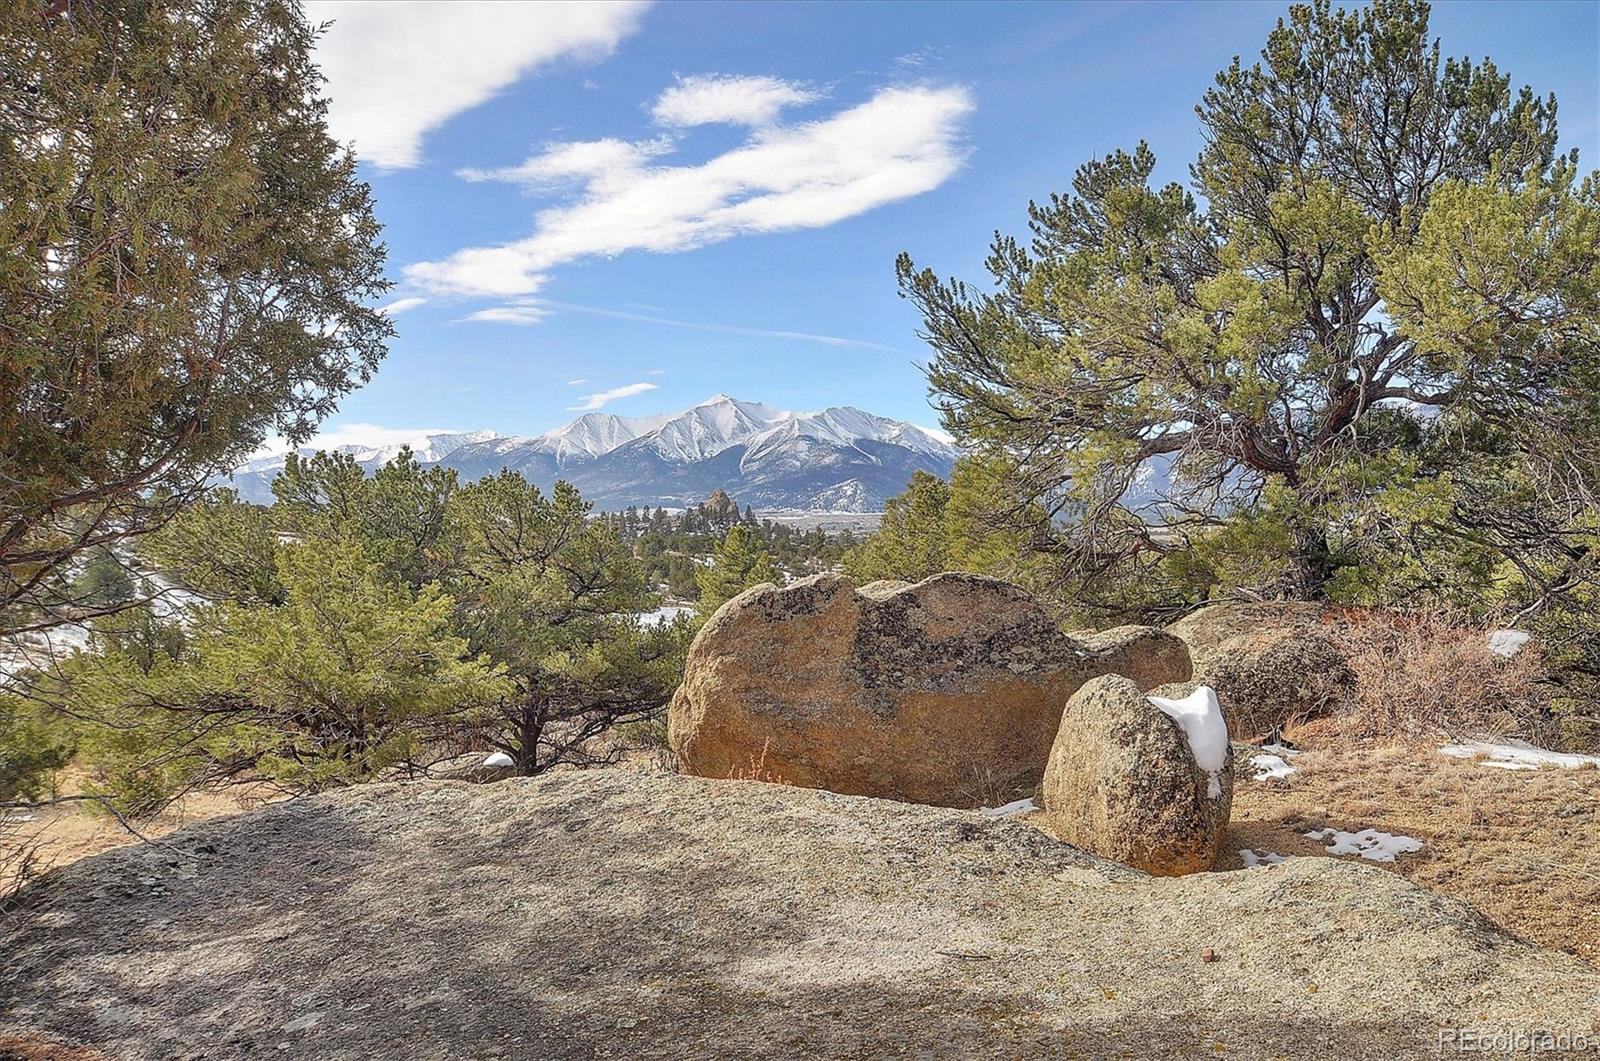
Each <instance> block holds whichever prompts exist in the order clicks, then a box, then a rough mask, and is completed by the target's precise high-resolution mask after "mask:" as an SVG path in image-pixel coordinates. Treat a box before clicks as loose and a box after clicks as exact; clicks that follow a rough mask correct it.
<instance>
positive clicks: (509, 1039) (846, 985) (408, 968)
mask: <svg viewBox="0 0 1600 1061" xmlns="http://www.w3.org/2000/svg"><path fill="white" fill-rule="evenodd" d="M0 952H3V953H4V954H5V955H6V957H7V961H6V963H5V965H4V967H3V968H0V1032H29V1033H34V1034H43V1035H48V1036H51V1037H54V1038H56V1039H59V1040H62V1041H67V1042H84V1043H87V1044H89V1045H93V1046H97V1047H99V1048H100V1049H102V1050H104V1051H106V1052H107V1053H108V1054H111V1055H114V1056H117V1057H123V1058H130V1059H138V1058H158V1057H159V1058H198V1057H254V1056H270V1057H286V1056H287V1057H297V1058H300V1057H306V1058H338V1059H345V1058H348V1059H355V1058H370V1057H399V1056H406V1057H480V1058H494V1057H508V1058H509V1057H593V1056H611V1057H681V1056H686V1055H696V1056H745V1057H795V1056H801V1055H805V1054H811V1055H814V1056H829V1057H859V1056H938V1055H942V1054H949V1053H959V1054H961V1055H963V1056H986V1057H1016V1056H1077V1055H1081V1054H1104V1053H1114V1054H1119V1055H1127V1056H1140V1057H1154V1056H1174V1057H1176V1056H1196V1055H1198V1054H1201V1053H1205V1054H1210V1053H1213V1052H1217V1053H1224V1054H1226V1055H1228V1056H1235V1057H1312V1056H1317V1057H1326V1056H1338V1057H1352V1058H1355V1057H1374V1058H1376V1057H1383V1058H1390V1057H1397V1056H1413V1055H1417V1054H1423V1053H1427V1054H1430V1055H1431V1053H1432V1052H1433V1050H1434V1047H1435V1045H1436V1043H1437V1041H1438V1039H1437V1036H1438V1034H1439V1029H1441V1028H1455V1027H1458V1026H1470V1027H1473V1028H1501V1027H1512V1028H1521V1029H1526V1028H1550V1029H1555V1030H1566V1031H1570V1032H1578V1031H1587V1032H1590V1033H1594V1032H1597V1031H1600V1016H1597V1014H1600V971H1597V970H1596V969H1595V968H1593V967H1592V966H1589V965H1585V964H1583V963H1582V962H1579V961H1577V960H1576V959H1573V958H1570V957H1568V956H1566V955H1561V954H1557V953H1554V952H1550V951H1543V950H1539V949H1537V948H1535V947H1533V946H1531V945H1529V944H1526V943H1523V942H1521V941H1519V940H1516V939H1514V938H1512V937H1509V936H1507V935H1504V934H1502V933H1501V932H1499V931H1498V930H1496V929H1494V928H1493V927H1492V926H1490V925H1489V924H1488V923H1487V922H1486V921H1484V920H1483V919H1482V918H1481V917H1479V916H1478V915H1477V914H1475V913H1473V912H1471V911H1470V910H1469V909H1468V908H1467V907H1465V906H1463V905H1461V904H1459V903H1457V902H1454V901H1452V900H1448V899H1444V898H1441V897H1438V896H1435V895H1433V894H1431V893H1429V892H1426V891H1423V890H1422V889H1420V888H1417V887H1416V886H1414V885H1412V884H1410V883H1408V882H1407V881H1404V880H1402V879H1400V878H1397V877H1395V876H1393V875H1391V874H1387V873H1384V872H1382V871H1381V870H1377V869H1371V868H1367V867H1364V866H1359V865H1353V864H1349V863H1343V862H1337V861H1334V860H1331V859H1302V860H1293V861H1290V862H1288V863H1286V864H1284V865H1280V866H1273V867H1268V868H1261V869H1253V870H1247V871H1239V872H1232V873H1210V874H1196V875H1191V876H1187V877H1181V878H1168V879H1156V878H1148V877H1145V876H1143V875H1141V874H1139V873H1136V872H1134V871H1132V870H1128V869H1126V868H1123V867H1119V866H1115V865H1113V864H1110V863H1106V862H1102V861H1099V860H1096V859H1094V858H1091V857H1090V856H1087V855H1085V854H1082V853H1080V852H1078V851H1076V850H1075V849H1073V848H1071V847H1068V846H1066V845H1064V844H1061V843H1059V842H1057V841H1054V840H1052V839H1051V838H1050V837H1048V836H1046V835H1045V834H1043V833H1041V832H1039V831H1038V830H1036V829H1034V828H1031V827H1030V826H1028V825H1025V824H1022V823H1018V822H1013V821H1005V820H995V819H991V818H987V817H985V816H983V815H981V814H979V813H975V812H971V811H959V810H945V809H939V808H932V807H922V806H913V805H907V804H901V803H893V802H887V801H880V800H873V799H867V798H862V797H851V796H840V795H835V794H832V793H828V792H822V791H814V790H807V789H799V788H792V787H786V786H778V785H769V784H760V783H757V782H741V781H713V780H703V779H695V778H688V777H679V776H672V775H665V774H662V775H656V774H645V773H638V772H633V771H628V770H605V771H592V772H587V773H582V774H562V775H555V776H550V777H547V778H544V779H541V780H537V781H509V782H504V783H501V784H497V785H491V786H470V785H466V784H460V783H448V782H426V783H417V784H411V785H372V786H366V787H362V788H358V789H352V790H349V791H345V792H341V793H338V794H336V795H331V796H324V797H319V798H314V799H305V800H299V801H294V802H291V803H287V804H279V805H275V806H271V807H268V808H265V809H263V810H261V811H258V812H255V813H253V814H249V815H244V816H240V817H237V818H232V819H224V820H220V821H216V822H212V823H208V824H204V825H200V826H196V827H194V828H190V829H187V830H185V831H182V832H180V833H177V834H174V835H173V836H171V837H169V838H168V846H165V847H149V846H145V847H131V848H124V849H121V850H117V851H113V852H109V853H107V854H104V855H100V856H97V857H95V858H92V859H88V860H85V861H83V862H80V863H78V864H76V865H74V866H71V867H68V868H66V869H63V870H60V871H58V872H56V873H53V874H51V875H50V876H49V877H47V878H46V879H45V880H43V881H42V882H41V883H39V884H37V885H35V887H34V888H33V889H32V891H31V892H30V893H28V894H27V896H26V905H25V906H24V908H23V909H21V910H20V911H18V912H16V913H13V914H12V915H10V917H9V919H8V920H7V921H6V922H5V925H4V930H3V934H0Z"/></svg>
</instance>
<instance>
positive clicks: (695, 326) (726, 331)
mask: <svg viewBox="0 0 1600 1061" xmlns="http://www.w3.org/2000/svg"><path fill="white" fill-rule="evenodd" d="M558 310H560V311H565V312H568V313H583V314H587V315H588V316H591V317H610V318H612V319H614V320H623V321H635V322H637V323H639V324H659V325H662V326H664V327H667V328H688V329H690V330H692V331H697V332H715V333H717V334H719V335H749V336H753V337H755V338H758V339H792V340H795V341H797V342H804V343H821V344H823V345H824V346H854V347H860V348H863V349H867V350H887V351H890V352H893V351H894V350H895V349H896V348H895V347H893V346H885V345H884V344H883V343H873V342H868V341H867V340H865V339H846V338H843V337H842V336H838V335H819V334H817V333H815V332H794V331H784V330H782V329H779V328H749V327H745V326H743V325H738V324H713V323H709V322H705V321H684V320H675V319H674V318H672V317H656V316H652V315H650V314H647V313H629V312H628V311H627V310H620V309H601V308H600V307H598V306H576V305H573V304H572V303H571V302H558V301H556V300H555V299H545V298H541V299H532V298H522V299H514V300H513V301H511V302H508V303H505V304H504V305H500V306H490V307H489V308H488V309H481V310H478V311H477V312H475V313H469V314H467V315H466V317H464V318H462V319H463V320H469V321H487V322H489V323H493V324H539V323H541V322H543V321H544V320H546V319H547V318H548V317H549V316H550V314H551V313H552V312H554V311H558ZM656 371H657V372H660V371H662V370H661V369H657V370H656Z"/></svg>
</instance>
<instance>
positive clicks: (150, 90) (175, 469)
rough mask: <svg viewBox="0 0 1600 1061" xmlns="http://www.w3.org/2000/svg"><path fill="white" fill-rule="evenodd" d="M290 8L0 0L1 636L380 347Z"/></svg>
mask: <svg viewBox="0 0 1600 1061" xmlns="http://www.w3.org/2000/svg"><path fill="white" fill-rule="evenodd" d="M314 36H315V33H314V31H313V29H312V28H311V27H310V26H308V25H307V23H306V21H305V19H304V17H303V15H302V14H301V11H300V8H299V6H298V5H297V4H293V3H289V2H285V0H95V2H94V3H74V4H48V3H40V2H38V0H0V203H3V204H4V208H3V209H0V633H3V632H6V631H8V630H9V631H12V632H15V631H17V630H22V629H30V628H39V627H46V626H50V625H52V624H55V623H58V622H61V621H64V620H69V619H81V618H83V617H84V615H86V614H88V615H92V614H95V613H97V612H100V611H105V610H109V609H111V608H116V607H122V606H124V604H125V602H116V603H112V604H106V603H104V602H93V601H86V600H79V599H78V595H77V594H76V593H75V592H74V585H73V582H72V580H71V578H70V577H68V576H69V575H70V573H71V572H72V570H73V569H74V567H75V565H76V561H77V559H78V558H79V557H80V556H81V555H82V554H83V553H85V552H89V551H94V550H100V549H105V548H112V547H115V546H116V544H117V543H118V542H120V541H123V540H124V539H127V538H129V537H131V536H135V535H139V534H142V533H144V532H146V531H148V530H150V529H151V528H153V527H156V526H159V525H160V524H162V523H163V522H164V521H165V520H166V519H167V518H169V517H170V516H171V515H172V513H173V512H175V511H176V510H177V509H178V508H180V507H181V506H183V505H184V504H186V503H188V502H190V501H192V500H193V499H194V498H195V497H196V496H197V494H198V492H199V491H200V489H201V487H202V485H203V484H204V482H205V481H206V479H207V478H208V477H209V476H212V475H214V474H216V473H218V472H221V471H225V470H226V469H228V468H231V467H233V466H234V465H236V464H237V463H238V462H239V461H240V460H241V459H242V458H244V457H245V456H246V455H247V454H248V453H249V452H250V451H251V450H253V449H255V448H256V447H257V446H258V445H259V444H260V442H261V440H262V438H263V437H264V436H265V435H266V434H268V433H270V432H278V433H281V434H282V435H284V436H285V437H287V438H289V439H291V440H300V439H303V438H305V437H307V436H308V435H309V434H310V433H311V432H312V430H313V429H314V428H315V426H316V424H317V423H318V421H319V420H320V419H321V418H322V417H324V416H325V415H326V414H327V413H328V412H330V411H331V410H332V409H333V407H334V402H335V401H336V399H337V398H338V397H339V396H341V395H342V394H344V393H345V392H347V391H348V390H349V389H350V388H351V387H353V386H355V385H357V384H358V383H360V382H363V381H365V380H366V379H367V378H368V377H369V376H370V374H371V373H372V371H373V369H374V367H375V366H376V365H377V363H378V361H379V359H380V358H381V357H382V355H383V352H384V343H385V341H386V339H387V337H388V336H389V334H390V331H391V329H390V326H389V324H388V323H387V321H386V320H385V318H384V317H383V316H382V315H380V314H379V313H377V312H376V311H375V310H374V309H373V308H371V302H372V300H373V299H374V298H375V296H377V295H379V294H381V293H382V292H383V291H384V290H385V288H386V286H387V283H386V281H385V280H384V278H383V272H382V270H383V260H384V250H383V247H382V245H381V243H380V242H379V226H378V222H377V220H376V218H375V217H374V215H373V210H372V202H371V198H370V195H369V189H368V187H367V185H366V184H364V183H363V182H361V181H360V180H358V179H357V176H356V162H355V159H354V158H353V157H352V156H351V155H350V154H349V153H348V152H347V151H346V150H344V149H342V148H341V147H340V146H339V145H338V144H337V143H335V142H334V141H333V139H332V138H331V137H330V136H329V134H328V129H327V123H326V116H327V103H326V100H325V99H324V98H323V90H322V78H321V76H320V75H319V73H318V72H317V69H316V67H315V66H314V65H313V62H312V55H311V52H312V44H313V40H314Z"/></svg>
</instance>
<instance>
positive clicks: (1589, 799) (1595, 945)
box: [1222, 748, 1600, 963]
mask: <svg viewBox="0 0 1600 1061" xmlns="http://www.w3.org/2000/svg"><path fill="white" fill-rule="evenodd" d="M1294 765H1295V767H1296V773H1295V774H1293V775H1292V776H1291V777H1289V778H1288V779H1287V780H1284V781H1268V782H1257V781H1252V780H1249V778H1250V775H1251V771H1250V769H1249V766H1248V759H1247V757H1245V756H1241V758H1240V766H1239V769H1240V781H1239V784H1238V787H1237V789H1236V790H1235V794H1234V802H1233V824H1232V826H1231V828H1230V838H1229V845H1228V846H1229V849H1230V861H1229V862H1227V863H1224V865H1223V867H1222V868H1237V867H1240V866H1242V862H1241V861H1239V858H1238V854H1237V852H1238V850H1239V849H1242V848H1255V849H1259V850H1270V851H1276V852H1278V853H1279V854H1283V855H1324V854H1325V851H1324V847H1325V845H1324V844H1322V843H1319V842H1317V841H1312V840H1308V839H1306V838H1305V837H1304V836H1303V835H1302V834H1304V833H1305V832H1306V831H1307V830H1310V829H1319V828H1323V827H1326V826H1332V827H1335V828H1339V829H1345V830H1349V831H1352V832H1354V831H1358V830H1360V829H1363V828H1369V827H1370V828H1374V829H1378V830H1381V831H1383V832H1387V833H1395V834H1403V835H1406V836H1411V837H1415V838H1416V839H1418V840H1421V841H1423V842H1424V844H1425V845H1426V846H1425V847H1424V848H1423V849H1422V851H1420V852H1418V853H1417V854H1415V855H1402V856H1401V857H1400V858H1399V860H1398V861H1397V862H1395V863H1392V864H1386V863H1379V862H1370V863H1368V865H1373V866H1379V867H1380V868H1383V869H1388V870H1391V871H1393V872H1396V873H1399V874H1401V875H1402V876H1405V877H1407V878H1409V879H1411V880H1413V881H1415V882H1416V883H1418V884H1420V885H1422V886H1423V887H1426V888H1429V889H1431V890H1433V891H1436V892H1440V893H1442V894H1444V895H1449V896H1452V897H1454V898H1456V899H1460V900H1462V901H1464V902H1466V903H1468V904H1469V905H1471V906H1473V907H1476V908H1477V909H1478V910H1479V911H1481V912H1482V913H1484V914H1485V915H1487V916H1488V917H1489V918H1490V919H1491V920H1493V921H1495V922H1497V923H1498V924H1500V925H1501V926H1502V927H1504V928H1506V929H1508V930H1510V931H1512V932H1514V933H1516V934H1517V935H1520V936H1523V937H1524V938H1527V939H1530V940H1533V941H1534V942H1536V943H1540V944H1542V945H1544V946H1548V947H1555V948H1558V949H1560V950H1564V951H1568V952H1570V953H1573V954H1576V955H1578V956H1579V957H1582V958H1584V959H1586V960H1588V961H1591V962H1596V963H1600V771H1597V770H1559V769H1547V770H1537V771H1507V770H1496V769H1491V768H1488V767H1485V766H1482V765H1480V764H1479V763H1476V762H1472V761H1463V760H1456V759H1448V758H1445V757H1444V756H1440V755H1438V754H1437V753H1436V752H1434V751H1432V750H1431V749H1422V748H1412V749H1397V748H1386V749H1376V750H1349V749H1347V750H1327V751H1308V752H1305V753H1303V754H1301V755H1299V756H1296V757H1295V759H1294Z"/></svg>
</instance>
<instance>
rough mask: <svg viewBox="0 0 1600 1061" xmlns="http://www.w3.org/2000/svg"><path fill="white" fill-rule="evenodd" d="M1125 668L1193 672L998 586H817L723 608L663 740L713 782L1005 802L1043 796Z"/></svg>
mask: <svg viewBox="0 0 1600 1061" xmlns="http://www.w3.org/2000/svg"><path fill="white" fill-rule="evenodd" d="M1123 668H1126V669H1127V670H1129V671H1131V672H1133V673H1135V674H1137V675H1138V676H1139V679H1140V680H1141V681H1142V682H1144V683H1146V684H1150V685H1158V684H1161V683H1163V682H1170V681H1181V680H1183V679H1185V678H1187V677H1188V670H1189V664H1188V657H1187V653H1186V652H1185V650H1184V648H1183V646H1182V644H1181V643H1179V642H1178V641H1177V640H1176V639H1175V638H1173V637H1171V636H1170V635H1167V634H1164V633H1162V632H1161V631H1158V630H1153V629H1150V628H1147V627H1127V628H1123V630H1122V631H1121V633H1120V634H1118V635H1115V636H1107V637H1105V638H1103V639H1102V640H1100V641H1097V642H1096V643H1094V644H1085V643H1080V642H1077V641H1074V640H1072V639H1070V638H1068V637H1066V636H1065V635H1064V634H1062V633H1061V631H1060V630H1059V629H1058V628H1057V627H1056V625H1055V623H1054V622H1053V621H1052V620H1051V618H1050V616H1049V614H1048V613H1046V611H1045V610H1044V609H1043V608H1042V607H1041V606H1040V605H1039V603H1038V602H1037V601H1035V600H1034V599H1033V598H1032V597H1030V596H1029V595H1028V594H1027V592H1026V591H1024V590H1022V589H1020V588H1019V587H1017V586H1013V585H1011V584H1010V583H1007V582H1002V581H999V580H997V579H992V578H984V577H981V576H978V575H965V574H944V575H936V576H934V577H933V578H930V579H926V580H924V581H922V582H918V583H916V584H915V585H911V584H908V583H903V582H874V583H870V584H868V585H865V586H862V587H861V588H859V589H857V588H856V587H855V586H854V585H853V584H852V583H851V582H850V581H849V580H848V579H846V578H843V577H840V576H837V575H818V576H815V577H812V578H807V579H802V580H800V581H798V582H795V583H793V584H791V585H788V586H785V587H783V588H781V589H780V588H778V587H776V586H771V585H766V586H757V587H756V588H754V589H751V590H748V591H746V592H744V593H742V594H740V595H739V596H738V597H735V598H734V599H733V600H731V601H729V602H728V603H727V604H725V605H723V606H722V607H721V608H720V609H718V610H717V613H716V614H715V615H713V616H712V617H711V619H710V621H708V622H707V623H706V625H705V626H704V627H703V628H702V629H701V630H700V633H699V635H698V636H697V637H696V638H695V641H694V644H693V646H692V647H691V648H690V650H689V656H688V661H687V663H686V665H685V667H684V677H683V684H682V685H681V686H680V687H679V689H678V693H677V695H676V697H675V698H674V699H673V702H672V708H671V711H670V713H669V716H668V741H669V743H670V744H671V746H672V749H673V751H674V752H675V753H676V754H677V756H678V761H679V763H680V765H681V767H682V769H683V770H684V771H685V772H687V773H691V774H697V775H700V776H702V777H718V778H727V777H760V778H764V779H771V780H781V781H785V782H787V783H789V784H793V785H800V786H804V787H806V788H825V789H828V790H829V791H832V792H841V793H846V794H851V795H869V796H882V797H886V798H890V799H900V800H907V801H910V802H913V803H932V804H938V805H942V806H965V807H976V806H979V805H980V804H988V805H991V806H993V805H997V804H999V803H1005V802H1008V801H1010V800H1011V799H1014V798H1016V797H1017V796H1019V795H1027V794H1030V793H1031V792H1032V791H1033V789H1034V787H1035V786H1036V785H1037V784H1038V782H1039V779H1040V778H1041V777H1042V776H1043V773H1044V764H1045V759H1046V758H1047V757H1048V755H1049V751H1050V744H1051V742H1052V741H1053V740H1054V739H1055V735H1056V730H1057V729H1058V728H1059V726H1060V721H1061V712H1062V709H1063V708H1064V707H1065V705H1066V702H1067V698H1068V697H1070V696H1071V695H1072V693H1073V692H1074V691H1076V690H1077V688H1078V687H1079V686H1080V685H1082V684H1083V683H1084V682H1085V681H1087V680H1089V679H1090V678H1093V677H1096V676H1097V675H1100V674H1105V673H1108V672H1111V671H1116V670H1119V669H1123Z"/></svg>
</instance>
